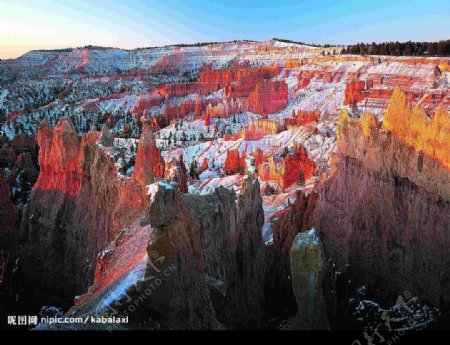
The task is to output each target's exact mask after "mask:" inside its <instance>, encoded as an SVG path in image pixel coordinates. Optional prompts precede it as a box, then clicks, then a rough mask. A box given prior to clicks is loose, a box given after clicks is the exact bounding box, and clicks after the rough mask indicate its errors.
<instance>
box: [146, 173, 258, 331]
mask: <svg viewBox="0 0 450 345" xmlns="http://www.w3.org/2000/svg"><path fill="white" fill-rule="evenodd" d="M153 186H155V185H152V187H151V188H153ZM156 188H157V191H155V194H154V196H151V198H150V199H151V200H152V201H151V206H150V208H149V211H148V213H147V218H148V219H149V221H150V224H151V226H152V227H153V228H154V229H156V230H155V237H154V238H153V239H151V240H150V243H149V247H148V253H149V254H148V256H149V258H150V259H149V261H151V258H152V257H153V256H154V254H155V253H158V257H159V258H161V257H164V259H161V267H162V268H161V269H165V270H167V269H169V268H170V267H175V269H176V273H174V274H173V275H170V277H167V278H164V279H162V286H161V287H159V288H158V290H157V291H155V292H154V293H153V294H152V297H151V299H150V301H149V304H147V307H148V308H150V310H151V311H152V312H153V313H155V312H156V313H158V314H160V315H163V316H162V317H161V319H159V322H160V323H161V324H162V325H163V326H164V327H167V328H172V327H173V328H182V329H183V328H186V329H196V328H202V329H205V328H221V327H223V326H225V327H226V328H227V329H245V328H257V327H258V326H260V324H261V322H262V316H263V303H264V289H263V285H264V245H263V242H262V237H261V229H262V225H263V222H264V220H263V211H262V201H261V197H260V195H259V184H258V182H257V181H252V180H251V179H250V178H249V177H247V178H245V179H244V183H243V189H242V192H241V195H240V196H239V197H238V198H237V201H236V195H235V193H234V192H232V191H229V190H226V189H225V188H223V187H220V188H218V189H217V190H216V191H215V192H214V193H213V194H211V195H206V196H195V195H182V194H181V193H180V192H179V191H178V189H177V187H173V186H167V185H164V184H162V185H161V184H159V185H157V186H156ZM151 193H152V192H151ZM152 274H154V269H153V267H152V265H148V267H147V276H150V275H152ZM144 286H145V285H144ZM168 310H169V311H170V312H168ZM221 324H222V325H223V326H222V325H221Z"/></svg>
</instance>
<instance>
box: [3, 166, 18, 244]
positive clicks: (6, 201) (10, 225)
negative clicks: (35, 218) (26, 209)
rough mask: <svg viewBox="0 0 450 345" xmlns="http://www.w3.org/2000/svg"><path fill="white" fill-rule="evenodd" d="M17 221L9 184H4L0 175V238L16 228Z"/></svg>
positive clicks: (4, 180) (4, 181) (16, 212)
mask: <svg viewBox="0 0 450 345" xmlns="http://www.w3.org/2000/svg"><path fill="white" fill-rule="evenodd" d="M18 219H19V212H18V211H17V208H16V206H15V205H14V203H13V202H12V201H11V190H10V187H9V184H8V183H7V182H6V179H5V177H4V176H3V175H2V174H1V173H0V238H1V236H2V235H4V234H6V233H8V232H11V231H13V230H14V229H15V228H16V223H17V221H18ZM0 244H1V242H0ZM0 248H1V246H0Z"/></svg>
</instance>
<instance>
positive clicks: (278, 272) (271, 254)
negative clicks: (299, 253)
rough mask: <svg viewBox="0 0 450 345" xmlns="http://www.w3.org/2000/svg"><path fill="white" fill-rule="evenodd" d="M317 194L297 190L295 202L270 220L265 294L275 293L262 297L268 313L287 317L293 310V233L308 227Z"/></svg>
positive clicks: (295, 309)
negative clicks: (272, 296) (271, 225)
mask: <svg viewBox="0 0 450 345" xmlns="http://www.w3.org/2000/svg"><path fill="white" fill-rule="evenodd" d="M317 197H318V194H317V193H316V192H312V193H310V194H309V195H306V194H305V193H304V192H302V191H298V192H297V195H296V199H295V202H294V203H293V204H292V205H291V206H289V207H287V208H286V209H284V210H283V211H282V213H281V214H276V215H275V216H276V219H275V220H274V221H273V243H272V244H271V245H270V246H269V247H268V248H267V255H266V260H267V264H266V286H265V290H266V294H267V295H268V294H272V295H275V296H279V297H278V298H277V299H267V300H266V312H267V313H268V315H285V316H291V315H293V314H294V313H297V302H296V300H295V297H294V294H293V292H294V290H293V286H292V274H291V263H290V251H291V247H292V244H293V241H294V238H295V236H296V235H297V234H298V233H300V232H304V231H306V230H308V229H310V228H311V226H312V225H313V223H312V217H313V212H314V208H315V206H316V202H317Z"/></svg>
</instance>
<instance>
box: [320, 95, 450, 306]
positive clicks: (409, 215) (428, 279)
mask: <svg viewBox="0 0 450 345" xmlns="http://www.w3.org/2000/svg"><path fill="white" fill-rule="evenodd" d="M397 93H398V91H397ZM404 104H405V103H404V102H403V101H401V102H400V107H399V106H398V104H397V100H396V97H395V96H394V97H393V100H392V103H391V106H390V111H389V112H388V114H386V115H385V123H383V125H381V124H380V123H379V122H378V121H377V119H376V118H375V116H373V115H370V114H365V115H363V116H362V117H361V119H360V120H352V119H351V118H350V117H349V116H348V114H347V113H345V112H343V113H342V114H341V115H340V118H339V127H338V132H337V134H338V144H337V146H338V149H339V153H337V154H336V155H335V156H334V157H333V168H332V173H331V176H330V177H329V179H328V180H327V181H326V183H325V184H324V186H323V188H322V189H321V191H320V196H319V201H318V203H317V207H316V210H315V215H314V219H315V224H316V226H317V230H318V233H319V235H320V237H321V239H322V241H323V246H324V251H325V255H326V257H327V258H329V259H330V260H331V261H332V263H333V264H334V265H335V270H336V271H337V272H340V273H343V272H345V273H346V274H347V275H348V276H349V277H350V279H351V280H352V284H354V285H353V286H356V287H358V285H359V286H361V285H364V284H367V286H368V290H369V291H371V292H372V293H374V294H375V295H376V296H377V298H379V300H380V302H382V301H384V302H386V303H391V302H392V301H393V300H394V299H395V298H397V296H398V295H399V294H400V293H401V292H402V291H404V290H408V291H410V292H411V293H412V294H413V295H414V296H418V297H420V298H423V299H425V300H427V301H428V302H429V303H432V304H434V305H436V306H441V307H448V306H449V305H450V300H449V295H448V293H447V291H448V288H449V285H448V284H449V283H448V282H449V281H450V280H449V273H448V269H447V267H448V265H449V264H450V261H449V258H450V251H449V248H450V247H449V245H450V242H449V238H450V237H449V231H450V203H449V200H450V193H449V186H450V183H449V182H450V172H449V169H448V168H447V167H446V166H445V165H444V163H445V160H444V161H443V162H440V161H439V159H440V158H442V157H444V156H442V155H441V154H440V152H443V151H440V150H442V149H444V148H445V147H446V150H447V155H446V157H448V156H449V155H450V152H449V151H448V149H449V146H448V144H447V145H446V146H445V141H444V142H441V140H446V139H445V138H448V135H449V134H450V133H448V132H447V133H446V134H442V133H441V132H439V130H443V131H444V132H445V131H447V128H448V127H447V125H446V124H445V123H444V124H443V125H442V126H439V129H438V128H435V129H436V131H437V132H435V134H436V136H435V137H434V138H433V140H429V141H428V145H429V146H430V147H428V148H427V149H426V150H427V152H434V154H433V155H431V154H426V153H425V152H424V151H421V149H424V147H423V146H421V145H422V140H421V138H422V136H423V135H425V134H424V133H423V132H422V131H423V130H424V129H423V128H420V130H418V129H417V127H416V126H415V125H413V124H414V123H415V124H417V125H418V122H416V121H415V119H414V116H415V115H414V114H410V113H408V112H404V111H397V110H398V109H408V107H406V108H405V107H404ZM391 110H392V111H391ZM442 115H443V114H441V115H439V116H442ZM447 120H448V117H447V119H445V118H444V117H443V116H442V117H441V119H440V120H439V122H440V121H444V122H445V121H447ZM394 123H395V124H396V125H395V126H392V125H391V124H394ZM401 123H402V124H401ZM420 123H421V122H420ZM420 126H422V125H420ZM424 126H430V127H431V128H434V125H433V124H432V123H430V122H428V123H426V124H424ZM389 128H392V131H391V130H390V129H389ZM411 130H412V131H413V132H414V133H416V134H415V135H416V138H417V140H416V141H415V142H414V141H411V142H409V139H408V138H412V135H411V133H410V131H411ZM425 131H426V129H425ZM425 133H426V132H425ZM438 133H441V134H439V135H437V134H438ZM442 145H443V146H442ZM336 298H337V299H342V296H337V297H336Z"/></svg>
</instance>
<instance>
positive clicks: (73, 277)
mask: <svg viewBox="0 0 450 345" xmlns="http://www.w3.org/2000/svg"><path fill="white" fill-rule="evenodd" d="M37 140H38V145H39V147H40V151H39V163H40V167H41V170H40V175H39V178H38V181H37V182H36V184H35V186H34V188H33V191H32V193H31V197H30V201H29V203H28V204H27V206H26V208H25V210H24V215H23V218H22V224H21V230H20V236H21V243H22V250H21V264H22V271H23V272H22V273H23V277H26V282H27V283H28V284H34V285H35V286H36V287H37V289H36V291H39V294H42V295H39V296H32V298H33V299H34V298H36V299H38V298H42V299H41V301H43V302H46V303H61V304H64V305H67V303H70V302H71V300H72V299H73V296H75V295H76V294H79V293H81V292H83V291H84V290H85V289H86V288H87V286H88V285H89V284H90V283H91V282H92V279H93V274H94V270H95V258H96V255H97V254H98V252H99V251H101V250H102V249H103V248H104V247H105V246H106V245H107V244H108V243H109V242H110V241H111V240H113V239H114V238H115V236H116V235H117V233H118V231H119V230H120V229H122V228H123V227H124V226H126V225H127V224H130V223H132V222H133V221H134V220H136V219H138V218H139V217H140V216H142V215H143V210H144V206H145V200H146V196H145V190H144V188H143V186H142V184H141V183H143V182H142V181H141V179H137V181H135V179H124V178H119V177H118V170H117V166H116V159H115V158H114V155H115V151H114V150H115V149H114V148H113V147H111V146H112V143H113V139H112V137H111V136H110V135H109V133H108V132H107V129H106V128H104V129H103V130H102V132H89V133H87V134H86V135H84V136H83V137H82V139H81V143H79V142H78V138H77V135H76V133H75V131H74V128H73V126H72V124H71V122H70V120H68V119H63V120H60V121H59V123H58V124H57V126H56V127H55V128H54V129H52V128H50V126H49V125H48V123H47V122H46V121H44V122H43V123H42V124H41V125H40V127H39V131H38V136H37ZM107 145H109V146H107ZM149 147H150V150H151V149H152V146H151V143H150V144H148V143H146V142H145V140H144V144H143V145H142V147H140V148H139V150H138V151H143V150H144V151H145V150H147V149H149ZM152 152H153V151H152ZM140 155H141V156H144V157H146V153H145V152H140V153H139V152H138V156H140ZM139 164H144V165H145V164H148V163H147V162H139ZM145 169H146V167H141V168H140V169H138V171H139V170H142V171H146V170H145ZM138 176H139V174H138ZM62 282H64V284H62ZM48 291H53V292H52V293H47V292H48ZM24 294H26V292H24ZM56 296H57V297H56Z"/></svg>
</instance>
